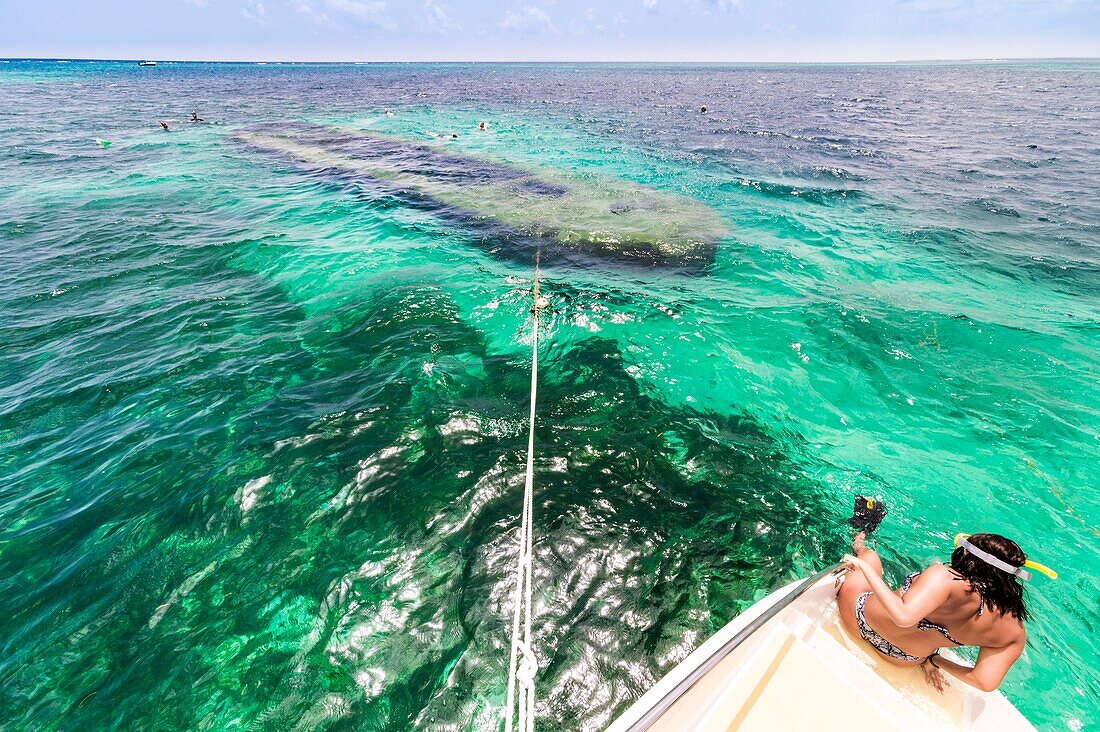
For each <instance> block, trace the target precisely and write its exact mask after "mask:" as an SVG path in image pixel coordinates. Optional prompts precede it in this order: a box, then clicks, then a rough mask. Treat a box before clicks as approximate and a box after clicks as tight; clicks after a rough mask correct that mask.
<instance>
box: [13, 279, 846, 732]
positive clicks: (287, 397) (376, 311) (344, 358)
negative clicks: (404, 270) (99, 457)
mask: <svg viewBox="0 0 1100 732" xmlns="http://www.w3.org/2000/svg"><path fill="white" fill-rule="evenodd" d="M289 312H294V311H289ZM520 317H522V316H520ZM242 325H244V324H242V323H236V324H233V325H231V326H230V327H229V328H228V330H224V329H216V330H215V331H214V332H216V333H220V334H222V345H223V346H224V347H225V348H226V349H228V350H229V351H231V352H232V351H236V350H238V348H239V344H238V346H236V347H234V346H232V345H231V344H232V340H233V339H232V335H231V332H233V331H240V330H241V326H242ZM285 328H286V329H287V331H288V332H291V333H295V334H296V336H295V339H294V340H292V341H281V342H280V341H270V340H269V341H267V342H266V344H265V345H264V346H263V347H264V348H273V349H275V350H276V351H278V352H284V353H285V356H283V357H280V358H276V359H274V360H273V361H272V363H273V364H278V366H275V365H269V366H268V367H266V368H265V369H264V370H263V371H261V372H258V373H254V374H250V375H246V374H240V375H238V376H232V375H231V373H232V370H231V369H229V368H228V367H226V369H225V370H226V372H227V373H225V374H224V375H223V377H222V378H219V379H216V380H214V381H213V383H210V384H209V385H208V386H207V387H206V389H205V390H204V391H201V392H194V391H191V390H190V389H188V388H187V387H186V384H187V383H188V382H189V378H188V376H187V373H188V372H187V371H186V370H185V371H183V372H176V373H174V374H164V375H162V376H161V379H162V384H161V387H160V390H161V391H162V395H161V397H160V400H158V399H150V398H149V397H150V396H151V395H150V394H148V393H147V392H137V393H135V394H134V395H132V396H130V397H129V400H131V401H133V400H137V399H138V398H140V399H141V400H142V402H143V403H144V404H145V405H146V406H145V408H144V412H145V413H146V414H147V415H148V416H147V418H148V419H150V420H153V419H156V417H157V416H159V415H161V414H162V410H163V409H165V407H160V406H159V404H160V403H161V400H167V401H168V402H169V403H171V402H175V403H179V404H181V405H182V404H191V405H198V404H210V403H211V402H218V401H222V400H224V401H225V402H227V403H234V404H237V405H238V407H240V411H239V412H238V413H237V415H236V416H234V417H219V416H218V415H217V414H216V413H207V414H205V415H203V417H204V418H205V421H206V423H207V425H208V426H207V428H206V429H204V430H195V429H188V428H187V427H186V426H185V425H184V424H180V423H177V422H173V420H172V419H170V418H168V419H164V420H163V421H162V422H161V423H160V424H159V428H158V429H157V430H156V437H155V438H154V437H152V435H149V436H147V437H146V438H145V441H143V442H137V443H135V444H134V445H133V447H132V448H131V449H129V451H128V452H129V453H130V454H131V455H132V458H131V461H130V462H129V463H128V464H127V465H125V466H119V467H118V469H117V470H116V469H106V470H104V469H97V467H96V466H94V465H91V464H85V463H82V462H81V463H68V462H66V461H64V460H63V461H60V462H59V463H58V464H56V465H55V467H54V470H56V473H57V474H56V480H57V481H58V483H62V482H63V481H66V480H67V481H68V482H70V483H72V482H73V481H74V480H75V479H76V476H78V475H84V476H85V477H84V481H85V484H84V485H83V486H80V487H81V489H82V490H81V493H83V494H85V495H86V494H89V493H95V492H96V491H97V486H98V490H100V491H102V496H101V498H100V500H99V502H98V503H96V504H95V505H93V506H89V507H86V508H84V509H83V510H82V511H80V512H78V513H75V514H73V515H72V516H70V517H67V518H66V519H65V520H64V521H63V522H57V523H58V525H54V524H51V526H53V528H52V529H50V530H47V529H46V528H45V526H38V527H29V528H28V530H27V531H26V533H25V534H24V535H23V536H22V537H21V539H20V542H19V544H18V545H13V544H10V543H9V544H7V547H8V548H7V550H6V551H5V552H4V553H3V555H2V556H3V562H4V568H5V572H4V576H6V577H10V578H12V581H18V582H20V583H21V584H22V585H23V586H33V587H36V588H37V589H36V590H35V591H33V592H30V593H23V594H22V595H21V596H20V598H19V599H18V600H16V599H15V598H11V596H10V595H9V596H8V597H9V598H10V599H9V600H8V601H5V608H4V610H5V617H8V618H10V619H11V620H10V627H11V628H12V629H13V631H14V633H13V635H12V636H11V637H12V639H13V640H15V641H17V642H18V643H19V645H20V650H19V651H18V652H17V653H16V654H15V655H14V656H12V657H11V658H9V661H8V662H7V663H6V664H5V667H6V668H5V671H4V677H5V685H4V696H5V697H7V702H10V703H6V704H5V706H6V707H8V708H10V709H20V710H22V711H21V715H20V716H19V718H17V719H14V720H13V722H14V723H16V724H24V723H26V724H32V720H34V722H33V723H39V722H43V721H45V720H53V721H55V722H58V723H60V722H61V721H64V723H65V724H72V725H76V726H94V727H101V726H112V725H117V724H125V725H127V726H134V725H136V726H143V725H144V724H146V723H148V724H154V723H155V724H169V725H172V726H186V727H193V726H213V727H228V726H233V725H237V724H251V723H260V724H265V725H273V726H279V727H293V726H295V725H305V726H308V727H311V728H318V727H321V728H334V727H342V726H344V725H346V724H349V723H351V722H352V720H354V721H355V724H356V726H358V727H363V728H367V729H405V728H408V727H409V726H410V725H414V726H432V725H435V724H444V723H450V724H458V725H460V726H464V725H468V724H470V723H471V720H473V721H474V722H475V723H476V722H477V721H478V720H480V721H481V722H488V721H489V720H490V719H491V717H492V715H493V714H494V713H495V711H496V709H497V708H498V707H499V705H500V704H501V703H502V701H503V693H504V684H505V680H504V670H505V668H504V666H505V664H506V654H505V650H506V643H507V638H506V625H507V623H506V618H507V607H508V602H509V598H510V594H509V593H510V587H511V580H512V578H511V574H510V572H511V567H512V561H513V559H514V553H513V552H514V547H513V543H514V541H513V540H514V534H513V530H514V526H515V517H516V515H517V511H518V509H519V500H520V488H521V485H522V476H523V465H524V459H525V456H524V446H525V433H524V428H525V415H526V397H527V387H528V383H527V377H526V376H525V369H524V365H525V363H526V361H527V357H528V354H527V353H525V352H523V351H522V350H520V351H511V352H506V353H496V352H493V351H491V350H489V349H488V347H487V341H486V340H485V338H484V337H483V336H482V335H481V334H480V333H479V332H478V331H477V330H475V329H472V328H470V327H469V326H468V325H464V324H463V322H462V321H461V319H460V318H459V317H458V311H457V310H456V308H455V306H454V305H453V304H452V303H451V302H450V300H449V298H448V297H446V296H445V295H444V294H443V293H441V292H439V291H438V290H433V289H431V288H429V289H424V288H413V287H400V288H397V289H395V290H392V291H389V292H380V293H376V294H373V295H370V296H367V297H365V298H364V300H363V301H362V302H360V303H357V304H348V305H346V306H344V307H342V308H339V309H337V310H336V311H333V312H330V313H329V314H328V315H327V316H326V317H319V318H316V319H306V320H302V319H300V318H298V317H296V318H293V319H291V320H289V321H287V322H286V323H285ZM305 354H312V355H311V356H308V357H307V356H306V355H305ZM230 360H231V359H230ZM265 360H268V359H265ZM427 363H430V364H432V367H431V368H430V369H426V368H425V364H427ZM545 363H546V366H545V372H544V374H545V376H544V387H543V405H544V408H543V410H542V414H543V415H544V416H543V417H542V418H541V420H540V423H539V427H538V434H537V437H536V439H537V441H538V443H539V444H540V445H542V446H543V450H542V451H541V452H540V458H539V460H538V476H539V477H538V482H539V485H540V489H539V500H538V506H537V508H536V511H537V512H538V514H539V516H540V536H539V537H538V538H537V541H536V550H537V552H538V554H539V557H538V562H537V565H536V566H537V567H538V569H537V570H536V572H537V574H538V575H539V576H538V578H537V582H536V585H537V586H538V587H539V588H540V591H539V594H540V597H539V599H538V603H537V623H536V625H537V627H538V628H539V630H538V631H537V634H538V635H539V637H540V642H539V653H540V656H541V657H542V661H543V669H544V670H543V671H542V676H541V677H540V687H541V688H545V689H546V696H545V697H544V698H545V701H544V702H543V703H544V704H546V705H549V706H552V707H553V708H554V709H558V710H564V713H563V714H562V715H561V716H560V717H559V718H561V719H571V718H577V717H579V716H581V715H583V716H585V717H586V718H589V719H594V718H597V717H598V718H602V719H604V720H606V719H609V718H610V716H611V715H612V714H613V713H614V712H615V711H617V710H620V709H621V708H622V707H624V706H625V705H626V704H627V703H629V701H630V700H631V699H632V698H633V697H634V696H636V695H637V693H639V691H640V688H641V684H643V683H644V681H645V679H649V680H652V679H654V678H656V677H657V676H658V675H659V674H660V673H661V672H663V671H664V670H666V669H667V668H668V667H669V665H670V664H671V663H673V662H674V661H675V660H676V659H677V658H679V657H681V656H682V655H684V654H685V653H687V652H688V651H689V650H690V648H691V647H692V646H693V645H694V644H695V643H697V642H699V641H700V640H701V639H702V637H703V636H705V635H706V634H708V633H709V632H711V631H713V630H714V629H716V628H717V627H719V626H720V625H721V624H722V623H724V622H725V621H726V620H728V619H729V618H730V617H732V615H734V614H735V613H736V612H737V611H739V610H740V609H743V607H745V606H746V605H747V604H748V603H750V602H751V601H752V600H753V599H755V598H756V597H758V596H759V595H760V593H762V592H764V591H766V590H767V589H768V588H769V587H770V586H771V584H773V583H775V582H778V581H780V580H782V579H785V578H786V577H788V576H791V575H792V574H793V573H796V572H799V571H803V570H804V569H806V568H808V567H811V566H816V565H818V563H820V562H821V561H823V560H822V558H823V557H824V556H831V555H832V554H834V553H836V552H837V551H840V549H841V546H840V544H838V543H837V542H835V541H834V540H832V539H829V538H824V539H823V538H822V537H828V536H829V531H828V530H827V529H826V527H825V525H823V523H822V522H823V521H824V522H825V523H826V524H827V523H830V522H832V521H833V520H837V519H838V518H839V517H837V516H833V513H834V512H833V511H832V510H831V509H830V505H831V502H830V501H829V500H828V498H827V496H825V495H824V494H818V493H817V491H816V490H815V488H814V485H815V482H814V481H813V480H812V479H811V478H809V477H808V476H807V474H806V472H805V471H804V470H803V469H801V468H799V466H798V465H796V464H794V463H793V462H792V461H791V460H790V459H789V458H787V457H786V456H785V455H784V454H783V452H782V451H781V450H780V448H779V447H778V445H777V444H776V442H775V441H774V440H773V439H772V438H771V437H769V435H768V434H767V432H766V431H764V430H762V429H761V428H760V427H759V426H757V425H755V424H754V423H753V422H752V421H751V420H749V419H746V418H745V417H744V416H741V415H735V416H722V415H719V414H715V413H706V412H698V411H695V410H691V409H683V408H678V407H672V406H669V405H667V404H665V403H663V402H661V401H659V400H655V399H652V398H650V397H647V396H646V395H644V394H643V393H641V392H640V391H639V388H638V384H637V382H636V380H635V379H634V378H633V377H632V376H630V375H629V374H628V373H627V370H626V364H625V362H624V361H623V358H622V354H621V353H620V352H619V350H618V348H617V347H616V346H615V344H614V342H613V341H611V340H609V339H606V338H598V337H592V338H588V339H585V340H583V341H580V342H578V343H574V344H571V345H570V346H569V347H568V348H561V347H557V346H551V347H550V348H549V350H548V352H547V354H546V362H545ZM199 371H200V372H203V373H204V372H206V371H207V368H206V367H203V368H201V369H199ZM249 405H251V406H249ZM54 408H57V407H56V406H55V407H54ZM114 408H115V407H113V406H112V405H108V404H100V405H98V406H96V405H89V407H88V409H89V412H90V413H96V412H98V413H110V412H111V411H112V409H114ZM173 411H174V410H171V409H170V408H168V413H167V414H164V415H163V416H165V417H170V415H171V414H172V413H173ZM135 430H137V431H138V432H146V430H145V429H144V428H142V427H141V424H140V422H139V424H138V425H136V427H135ZM109 465H110V463H101V464H100V466H99V467H100V468H103V467H107V466H109ZM123 468H125V470H123ZM32 474H34V475H42V473H41V472H39V471H35V472H34V473H32ZM30 477H31V476H30V475H27V476H25V479H29V478H30ZM71 487H73V488H75V487H76V485H75V484H73V485H72V486H71ZM796 492H797V493H798V495H799V501H798V507H797V508H796V507H795V506H794V504H793V503H792V501H791V496H792V495H793V494H794V493H796ZM815 495H820V498H819V500H815V499H814V496H815ZM168 496H172V497H171V499H170V500H165V499H166V498H167V497H168ZM152 506H159V508H158V509H156V510H153V511H150V510H149V509H150V508H151V507H152ZM58 542H61V544H64V545H66V546H70V545H71V546H70V548H68V549H66V550H65V551H64V552H63V554H64V555H66V556H87V557H92V556H98V557H107V558H108V559H107V561H106V562H100V561H91V560H90V559H89V560H85V561H83V562H79V563H77V564H75V565H72V566H67V567H62V566H58V565H57V564H56V563H55V562H54V561H53V560H52V559H51V557H52V556H56V555H54V554H53V553H52V552H45V551H42V549H43V548H44V547H45V546H47V545H48V546H51V547H53V548H56V547H57V546H59V543H58ZM93 546H94V547H96V551H95V552H92V551H91V547H93ZM82 547H83V548H82ZM626 578H632V579H626ZM687 607H691V608H693V609H692V610H691V611H690V612H689V613H688V614H687V615H686V616H685V614H684V610H685V608H687ZM61 618H66V620H64V621H61V622H59V619H61ZM623 618H626V619H627V620H628V622H627V623H626V626H625V627H624V625H623ZM609 644H610V646H609ZM595 648H600V649H601V652H602V653H607V651H608V650H609V649H613V652H611V653H609V654H607V656H606V658H605V660H604V661H602V662H601V663H600V665H599V667H598V668H597V667H594V666H592V663H593V655H592V650H593V649H595ZM639 657H644V658H645V659H647V660H646V661H644V664H645V665H644V667H643V668H644V670H640V669H639V667H638V658H639ZM581 692H584V693H581ZM593 695H594V696H593ZM149 698H157V699H158V704H157V705H156V706H155V708H154V707H150V706H149V705H147V704H144V703H142V700H145V699H149ZM591 699H597V700H599V701H598V702H597V703H596V704H595V705H593V704H592V702H591ZM578 705H583V706H578ZM120 709H125V710H127V711H126V714H125V717H120V716H118V714H119V712H118V710H120ZM146 715H148V716H146ZM555 716H557V715H555ZM567 726H568V725H567ZM563 729H564V727H563Z"/></svg>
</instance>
